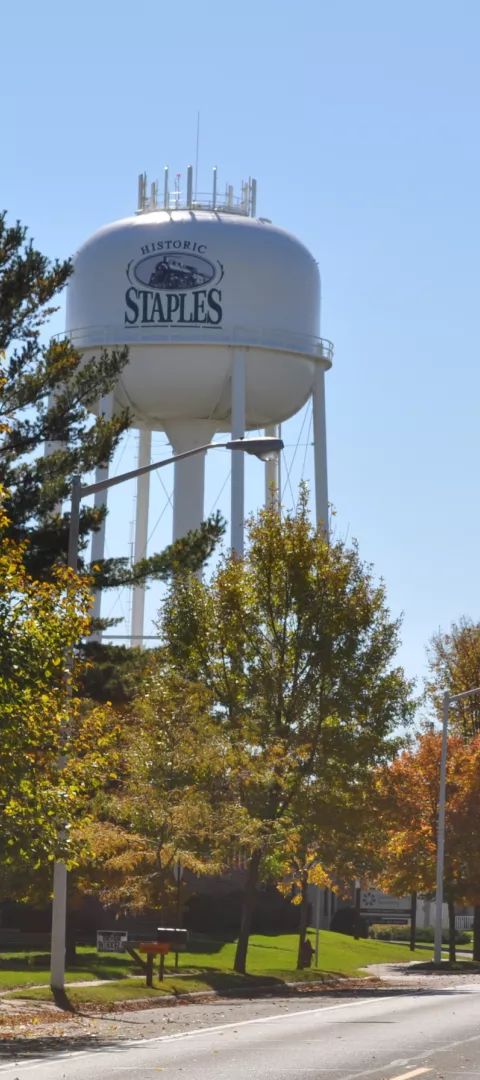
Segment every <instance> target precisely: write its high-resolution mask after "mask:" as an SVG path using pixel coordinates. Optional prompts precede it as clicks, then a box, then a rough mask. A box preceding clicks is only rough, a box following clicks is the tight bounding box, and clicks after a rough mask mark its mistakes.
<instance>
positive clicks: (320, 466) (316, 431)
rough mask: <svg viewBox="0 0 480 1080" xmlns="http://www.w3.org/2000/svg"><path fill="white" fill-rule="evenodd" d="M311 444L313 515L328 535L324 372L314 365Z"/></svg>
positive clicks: (321, 368)
mask: <svg viewBox="0 0 480 1080" xmlns="http://www.w3.org/2000/svg"><path fill="white" fill-rule="evenodd" d="M312 408H313V445H314V457H315V516H316V521H317V525H323V526H324V528H325V531H326V533H327V535H328V479H327V426H326V419H325V372H324V370H323V367H321V366H320V364H317V365H316V367H315V378H314V383H313V395H312Z"/></svg>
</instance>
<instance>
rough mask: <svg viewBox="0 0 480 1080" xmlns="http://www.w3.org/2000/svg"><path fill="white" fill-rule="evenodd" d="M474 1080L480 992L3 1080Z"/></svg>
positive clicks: (244, 1029) (479, 1069)
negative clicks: (175, 1079) (152, 1079)
mask: <svg viewBox="0 0 480 1080" xmlns="http://www.w3.org/2000/svg"><path fill="white" fill-rule="evenodd" d="M159 1076H162V1077H164V1078H165V1080H170V1078H172V1080H173V1078H177V1077H182V1078H185V1077H186V1076H189V1077H190V1078H191V1080H227V1078H228V1080H247V1078H248V1080H306V1078H307V1077H308V1080H312V1078H315V1077H318V1078H319V1080H359V1078H360V1077H361V1078H368V1077H371V1078H372V1080H416V1078H417V1077H418V1078H419V1080H420V1078H422V1080H423V1077H425V1080H439V1078H442V1080H453V1078H455V1080H459V1078H460V1077H461V1078H462V1080H471V1078H472V1077H475V1078H477V1080H479V1078H480V988H479V986H478V983H477V984H476V985H472V986H465V985H463V986H461V987H458V988H451V989H448V990H442V991H438V992H432V993H428V994H425V993H409V994H405V995H402V996H388V995H385V996H378V997H370V998H361V999H357V1000H355V1001H350V1002H345V1001H342V1002H333V1003H332V1002H331V1001H330V1002H329V1003H325V1004H321V1005H319V1004H318V1001H317V1002H313V1001H312V1002H311V1003H310V1002H309V1003H308V1004H306V1005H305V1007H303V1008H299V1007H298V1004H297V1005H296V1006H295V1007H292V1008H290V1007H289V1006H288V1005H287V1007H286V1008H285V1007H284V1009H283V1010H282V1011H281V1012H278V1011H275V1009H274V1008H272V1011H271V1013H270V1014H269V1015H268V1014H267V1012H265V1013H264V1014H262V1015H261V1016H260V1017H256V1018H250V1019H241V1020H237V1021H228V1022H227V1023H220V1024H213V1025H211V1026H204V1027H201V1028H196V1029H190V1030H187V1031H181V1030H180V1031H176V1032H175V1033H174V1034H168V1035H160V1036H155V1035H154V1036H153V1037H150V1038H142V1039H139V1040H133V1039H128V1040H125V1039H124V1040H123V1041H119V1042H117V1043H112V1045H111V1046H105V1045H104V1046H102V1047H101V1048H100V1047H98V1049H91V1048H90V1047H89V1048H88V1049H86V1050H80V1051H78V1050H77V1051H74V1052H68V1051H63V1052H62V1053H59V1054H52V1053H51V1052H50V1051H48V1050H46V1051H45V1054H44V1055H42V1056H41V1057H38V1058H36V1059H35V1058H30V1059H28V1060H25V1059H24V1060H23V1061H21V1060H20V1061H17V1062H15V1063H13V1062H10V1063H8V1064H4V1065H0V1080H27V1078H28V1080H65V1078H68V1080H112V1078H114V1077H115V1078H116V1080H133V1078H135V1080H143V1078H145V1080H150V1078H153V1077H159Z"/></svg>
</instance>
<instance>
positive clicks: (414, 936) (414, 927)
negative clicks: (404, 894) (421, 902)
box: [410, 892, 417, 952]
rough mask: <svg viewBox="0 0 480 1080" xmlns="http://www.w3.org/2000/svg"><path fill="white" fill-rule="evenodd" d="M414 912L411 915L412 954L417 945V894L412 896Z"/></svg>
mask: <svg viewBox="0 0 480 1080" xmlns="http://www.w3.org/2000/svg"><path fill="white" fill-rule="evenodd" d="M411 901H412V910H411V914H410V952H415V946H416V944H417V894H416V892H412V895H411Z"/></svg>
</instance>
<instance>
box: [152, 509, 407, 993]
mask: <svg viewBox="0 0 480 1080" xmlns="http://www.w3.org/2000/svg"><path fill="white" fill-rule="evenodd" d="M161 630H162V635H163V643H164V652H163V654H162V655H163V661H162V662H163V665H164V669H165V667H167V668H169V670H171V671H174V672H175V673H177V674H179V675H180V676H181V677H182V678H186V679H187V680H191V681H194V682H196V683H203V684H204V686H205V687H206V688H207V690H208V691H209V693H210V694H211V696H212V702H213V716H214V719H215V722H216V724H217V725H218V728H219V730H220V731H221V732H222V736H223V738H224V739H227V740H228V743H229V745H230V747H231V751H232V752H231V766H230V775H229V784H230V793H231V798H233V799H235V801H236V802H237V804H238V806H239V807H241V809H242V811H243V812H244V813H246V815H247V816H248V819H249V822H250V835H249V839H248V844H247V843H246V844H245V845H244V847H245V850H247V851H249V863H248V872H247V881H246V888H245V895H244V901H243V911H242V918H241V926H240V934H239V939H238V945H237V951H236V957H235V969H236V971H239V972H243V971H244V970H245V965H246V957H247V949H248V939H249V933H250V927H251V920H252V913H253V908H254V902H255V889H256V885H257V882H258V881H259V880H260V877H261V875H262V872H263V866H264V865H265V861H266V859H267V858H268V857H269V855H270V854H271V853H272V852H274V851H275V850H278V848H279V847H281V845H282V844H284V842H285V835H286V830H287V831H288V829H289V828H291V827H292V819H291V812H292V807H293V806H294V805H295V803H296V801H297V800H299V799H300V797H301V794H302V792H303V791H304V790H305V788H306V787H307V786H308V785H309V784H311V783H312V781H315V780H316V779H317V778H318V777H321V776H322V770H323V768H324V767H325V763H326V762H335V763H336V766H337V768H338V769H344V770H349V771H350V773H351V778H352V783H353V782H354V780H355V777H356V776H358V783H359V784H361V782H362V777H363V775H364V771H365V768H366V766H367V764H369V765H370V766H372V765H374V764H375V763H378V762H379V761H381V760H383V759H384V758H386V757H387V756H388V754H390V753H391V752H392V745H393V736H394V732H395V730H396V729H397V728H398V725H399V724H402V723H405V722H406V721H407V720H408V718H409V716H410V712H411V708H412V706H411V702H410V688H409V685H408V684H407V682H406V680H405V678H404V675H403V672H402V670H401V669H399V668H395V667H394V666H393V661H394V656H395V651H396V648H397V643H398V623H397V622H395V621H393V620H392V619H391V617H390V615H389V612H388V610H387V607H386V601H385V591H384V588H383V586H382V585H377V584H375V583H374V581H373V579H372V575H371V572H370V569H369V568H368V567H366V566H365V565H364V564H363V563H362V562H361V560H360V558H359V555H358V551H357V549H356V548H355V546H351V547H347V545H346V544H344V543H342V542H340V541H334V542H332V543H331V544H330V545H329V544H328V543H327V542H326V540H325V536H324V533H323V531H322V530H321V529H319V530H315V529H314V528H313V527H312V525H311V523H310V520H309V514H308V506H307V496H306V493H305V492H303V493H302V495H301V498H300V503H299V506H298V509H297V511H296V512H295V513H292V514H287V515H286V516H285V517H283V518H281V517H280V516H279V515H278V514H277V513H276V512H275V510H274V509H265V510H263V511H261V512H260V514H259V515H258V517H256V518H254V519H252V520H251V521H250V523H249V526H248V549H247V553H246V556H245V558H244V559H239V558H237V557H236V556H231V557H226V558H225V559H224V560H223V561H222V563H221V564H220V566H219V567H218V569H217V570H216V571H215V572H214V574H213V576H212V578H211V580H210V581H208V582H207V581H205V582H201V581H198V580H197V579H195V578H193V577H188V576H185V577H183V578H182V579H177V580H176V581H175V584H174V586H173V587H172V589H171V591H170V594H169V597H168V599H167V601H166V604H165V607H164V611H163V614H162V618H161ZM329 767H330V766H329Z"/></svg>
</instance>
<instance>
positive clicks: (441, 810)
mask: <svg viewBox="0 0 480 1080" xmlns="http://www.w3.org/2000/svg"><path fill="white" fill-rule="evenodd" d="M474 694H480V686H475V687H473V689H472V690H464V692H463V693H462V694H449V693H448V690H446V691H445V693H444V695H443V702H442V720H443V723H442V752H441V758H440V791H439V795H438V825H437V883H436V890H435V938H434V949H433V959H434V962H435V963H436V964H440V963H441V961H442V913H443V870H444V863H445V805H446V801H447V749H448V720H449V714H450V705H452V704H453V702H455V701H461V700H462V698H467V697H473V695H474Z"/></svg>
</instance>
